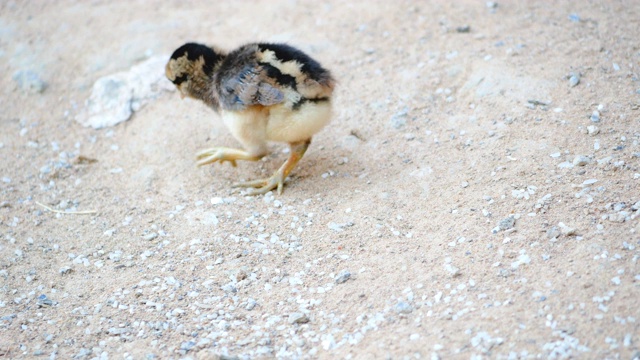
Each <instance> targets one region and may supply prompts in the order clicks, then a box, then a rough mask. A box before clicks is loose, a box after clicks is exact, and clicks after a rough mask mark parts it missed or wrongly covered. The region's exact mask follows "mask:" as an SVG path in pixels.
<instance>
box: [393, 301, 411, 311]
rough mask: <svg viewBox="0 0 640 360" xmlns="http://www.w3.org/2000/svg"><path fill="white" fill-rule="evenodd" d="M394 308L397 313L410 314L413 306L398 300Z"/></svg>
mask: <svg viewBox="0 0 640 360" xmlns="http://www.w3.org/2000/svg"><path fill="white" fill-rule="evenodd" d="M395 310H396V312H397V313H398V314H410V313H411V312H412V311H413V307H412V306H411V304H409V303H406V302H404V301H400V302H399V303H397V304H396V308H395Z"/></svg>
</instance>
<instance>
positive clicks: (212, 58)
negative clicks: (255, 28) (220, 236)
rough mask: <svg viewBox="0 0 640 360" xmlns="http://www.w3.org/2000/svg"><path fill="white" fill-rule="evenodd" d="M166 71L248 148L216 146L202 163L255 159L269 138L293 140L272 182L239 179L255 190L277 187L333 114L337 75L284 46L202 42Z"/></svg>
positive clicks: (186, 48)
mask: <svg viewBox="0 0 640 360" xmlns="http://www.w3.org/2000/svg"><path fill="white" fill-rule="evenodd" d="M166 75H167V78H168V79H169V80H171V81H172V82H173V83H174V84H175V85H176V86H177V87H178V89H179V90H180V93H181V95H182V96H183V97H184V96H188V97H191V98H195V99H199V100H202V101H203V102H204V103H205V104H207V105H209V106H210V107H211V108H213V109H214V110H215V111H217V112H219V113H220V114H221V117H222V119H223V121H224V123H225V125H226V126H227V127H228V128H229V130H230V131H231V133H232V135H233V136H234V137H235V138H236V139H237V140H238V141H239V142H240V143H241V144H242V145H243V147H244V150H239V149H230V148H221V147H216V148H211V149H207V150H204V151H202V152H200V153H199V154H198V159H199V161H198V165H205V164H209V163H214V162H224V161H229V162H231V163H232V165H234V166H235V165H236V160H251V161H256V160H258V159H260V158H262V157H263V156H265V155H266V154H267V142H268V141H279V142H286V143H288V144H289V146H290V147H291V153H290V156H289V159H288V160H287V161H286V162H285V163H284V164H283V165H282V167H280V169H279V170H278V171H276V172H275V173H274V175H273V176H272V177H270V178H268V179H263V180H257V181H250V182H243V183H238V184H236V186H240V187H252V188H257V189H252V190H251V191H250V192H249V193H250V194H263V193H266V192H268V191H270V190H273V189H277V191H278V193H281V192H282V187H283V184H284V180H285V178H286V177H287V175H288V174H289V173H290V172H291V170H292V169H293V168H294V167H295V165H296V164H297V163H298V161H299V160H300V158H302V156H303V155H304V152H305V151H306V149H307V147H308V146H309V143H310V142H311V138H312V136H313V135H314V134H316V133H317V132H318V131H320V130H321V129H322V128H323V127H324V126H325V125H326V124H327V123H328V122H329V120H330V118H331V94H332V92H333V89H334V85H335V81H334V80H333V78H332V76H331V73H330V72H329V71H328V70H326V69H325V68H323V67H322V66H321V65H320V64H319V63H318V62H317V61H315V60H314V59H312V58H311V57H309V56H308V55H307V54H305V53H303V52H302V51H300V50H298V49H296V48H294V47H292V46H289V45H285V44H267V43H253V44H247V45H244V46H241V47H240V48H238V49H236V50H234V51H232V52H230V53H228V54H227V53H225V52H223V51H221V50H219V49H216V48H212V47H208V46H205V45H201V44H195V43H187V44H185V45H183V46H181V47H180V48H178V49H177V50H176V51H175V52H174V53H173V55H172V56H171V59H170V60H169V62H168V63H167V66H166Z"/></svg>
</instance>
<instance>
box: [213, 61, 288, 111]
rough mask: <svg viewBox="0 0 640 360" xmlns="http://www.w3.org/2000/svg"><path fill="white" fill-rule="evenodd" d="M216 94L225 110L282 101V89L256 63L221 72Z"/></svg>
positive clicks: (268, 104) (267, 104) (273, 103)
mask: <svg viewBox="0 0 640 360" xmlns="http://www.w3.org/2000/svg"><path fill="white" fill-rule="evenodd" d="M230 70H233V69H230ZM218 96H219V98H220V103H221V104H222V107H223V108H225V109H227V110H243V109H246V108H247V107H249V106H253V105H262V106H270V105H275V104H279V103H281V102H283V101H284V93H283V92H282V90H281V89H279V88H278V85H277V84H276V83H275V81H274V79H273V78H270V77H269V76H268V74H267V71H266V70H265V69H264V68H263V67H262V66H261V65H259V64H257V63H254V64H247V65H244V66H243V67H242V68H240V69H236V70H235V71H227V72H226V73H224V74H222V76H221V77H220V82H219V86H218Z"/></svg>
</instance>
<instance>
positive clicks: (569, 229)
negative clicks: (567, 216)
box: [558, 222, 576, 236]
mask: <svg viewBox="0 0 640 360" xmlns="http://www.w3.org/2000/svg"><path fill="white" fill-rule="evenodd" d="M558 227H559V228H560V232H561V233H562V235H564V236H571V235H575V234H576V229H574V228H572V227H570V226H567V225H566V224H565V223H563V222H559V223H558Z"/></svg>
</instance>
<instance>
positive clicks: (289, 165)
mask: <svg viewBox="0 0 640 360" xmlns="http://www.w3.org/2000/svg"><path fill="white" fill-rule="evenodd" d="M310 143H311V139H309V140H305V141H300V142H295V143H291V144H289V147H290V148H291V154H290V155H289V158H288V159H287V161H285V163H284V164H282V166H281V167H280V168H279V169H278V171H276V172H275V173H274V174H273V175H272V176H271V177H269V178H266V179H260V180H254V181H244V182H239V183H235V184H233V187H245V188H254V189H249V190H247V195H262V194H266V193H267V192H269V191H271V190H273V189H277V191H278V195H280V194H282V188H283V187H284V180H285V179H286V178H287V176H289V173H290V172H291V170H293V168H294V167H295V166H296V165H297V164H298V162H299V161H300V159H302V157H303V156H304V153H305V151H307V148H308V147H309V144H310Z"/></svg>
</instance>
